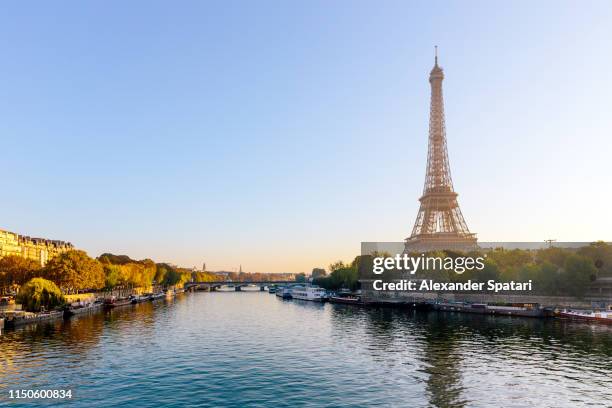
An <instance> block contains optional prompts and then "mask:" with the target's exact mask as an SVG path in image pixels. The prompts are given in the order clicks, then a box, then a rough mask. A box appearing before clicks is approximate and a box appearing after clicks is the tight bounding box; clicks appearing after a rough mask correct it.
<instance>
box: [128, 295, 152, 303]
mask: <svg viewBox="0 0 612 408" xmlns="http://www.w3.org/2000/svg"><path fill="white" fill-rule="evenodd" d="M129 299H130V301H131V302H132V304H133V305H135V304H136V303H142V302H146V301H147V300H149V297H148V296H147V295H130V297H129Z"/></svg>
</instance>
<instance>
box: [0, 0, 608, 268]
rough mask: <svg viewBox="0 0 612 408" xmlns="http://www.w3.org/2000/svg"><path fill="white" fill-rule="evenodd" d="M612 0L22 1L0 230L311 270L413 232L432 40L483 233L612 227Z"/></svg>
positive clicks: (1, 46)
mask: <svg viewBox="0 0 612 408" xmlns="http://www.w3.org/2000/svg"><path fill="white" fill-rule="evenodd" d="M611 21H612V2H609V1H601V2H595V1H585V2H578V1H571V2H563V1H550V2H545V1H538V2H532V1H513V2H501V1H498V2H490V1H483V2H471V1H450V2H407V1H398V2H392V1H383V2H377V1H370V2H361V1H334V2H329V1H320V2H316V1H302V2H298V1H274V2H270V1H219V2H213V1H193V2H190V1H181V2H170V1H165V2H158V1H151V0H148V1H130V2H125V1H104V2H102V1H95V2H81V1H62V2H44V1H39V2H35V3H32V2H29V3H27V4H26V3H24V2H6V3H4V4H3V6H2V12H1V13H0V95H1V97H0V152H1V153H2V156H1V157H2V160H1V163H2V183H1V190H0V228H1V229H7V230H10V231H15V232H18V233H23V234H27V235H32V236H42V237H47V238H53V239H63V240H69V241H72V242H73V243H74V244H75V245H76V246H77V247H79V248H82V249H85V250H86V251H88V253H89V254H90V255H92V256H97V255H99V254H100V253H102V252H107V251H108V252H113V253H120V254H128V255H130V256H132V257H135V258H145V257H150V258H153V259H154V260H156V261H168V262H173V263H176V264H179V265H182V266H189V267H190V266H194V265H198V266H200V265H201V264H202V262H204V261H205V262H206V263H207V266H208V269H211V270H221V269H225V270H232V269H234V268H238V266H239V265H240V264H242V265H243V269H245V270H246V271H259V272H281V271H290V272H300V271H305V272H309V271H310V270H311V269H312V268H313V267H316V266H327V265H328V264H329V263H330V262H331V261H334V260H336V259H343V260H345V261H349V260H351V259H352V258H353V257H354V256H355V255H357V254H358V252H359V247H360V245H359V244H360V242H361V241H400V240H402V239H404V238H405V237H407V236H408V235H409V234H410V232H411V230H412V226H413V223H414V219H415V217H416V214H417V209H418V201H417V200H418V197H419V196H420V194H421V192H422V187H423V181H424V175H425V174H424V173H425V161H426V151H427V127H428V113H429V112H428V110H429V83H428V82H427V77H428V73H429V70H430V69H431V66H432V64H433V46H434V45H435V44H437V45H439V47H440V65H441V66H442V67H443V68H444V70H445V75H446V79H445V82H444V95H445V104H446V123H447V136H448V146H449V154H450V162H451V168H452V170H453V179H454V182H455V188H456V190H457V192H458V193H459V203H460V205H461V208H462V210H463V214H464V215H465V218H466V221H467V223H468V226H469V227H470V229H471V230H472V231H473V232H476V233H478V236H479V238H480V239H481V240H484V241H542V240H544V239H547V238H556V239H558V240H565V241H588V240H596V239H604V240H612V210H611V208H612V207H611V204H610V203H612V188H611V185H612V183H611V179H610V174H611V173H612V171H611V170H610V162H611V160H612V141H611V139H612V68H611V67H612V41H610V39H612V24H611V23H610V22H611Z"/></svg>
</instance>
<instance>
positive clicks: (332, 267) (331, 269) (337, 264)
mask: <svg viewBox="0 0 612 408" xmlns="http://www.w3.org/2000/svg"><path fill="white" fill-rule="evenodd" d="M346 267H347V265H345V264H344V262H342V261H336V262H334V263H332V264H330V265H329V272H330V273H332V272H334V271H336V270H338V269H342V268H346Z"/></svg>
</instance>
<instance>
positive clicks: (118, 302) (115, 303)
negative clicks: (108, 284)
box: [104, 296, 132, 309]
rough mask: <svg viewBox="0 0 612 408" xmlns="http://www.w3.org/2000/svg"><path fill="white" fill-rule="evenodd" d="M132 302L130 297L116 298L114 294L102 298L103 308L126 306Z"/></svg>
mask: <svg viewBox="0 0 612 408" xmlns="http://www.w3.org/2000/svg"><path fill="white" fill-rule="evenodd" d="M131 304H132V299H131V298H129V297H128V298H125V299H117V297H115V296H111V297H109V298H106V299H104V308H105V309H114V308H115V307H119V306H127V305H131Z"/></svg>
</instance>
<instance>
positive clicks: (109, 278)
mask: <svg viewBox="0 0 612 408" xmlns="http://www.w3.org/2000/svg"><path fill="white" fill-rule="evenodd" d="M102 268H103V270H104V276H105V278H104V288H105V289H112V288H115V287H117V286H124V285H125V284H126V283H127V281H126V279H125V276H124V274H123V271H122V270H121V266H119V265H111V264H104V265H103V266H102Z"/></svg>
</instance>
